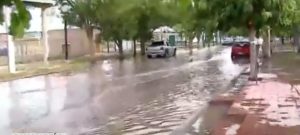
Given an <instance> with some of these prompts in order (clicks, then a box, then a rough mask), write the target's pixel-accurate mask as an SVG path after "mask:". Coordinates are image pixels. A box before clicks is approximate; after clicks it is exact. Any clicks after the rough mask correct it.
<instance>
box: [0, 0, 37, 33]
mask: <svg viewBox="0 0 300 135" xmlns="http://www.w3.org/2000/svg"><path fill="white" fill-rule="evenodd" d="M4 6H13V7H15V10H14V12H12V13H11V25H10V26H9V30H10V34H11V35H13V36H15V37H17V38H19V37H22V36H23V35H24V33H25V29H28V28H29V26H30V23H29V21H30V19H31V16H30V13H29V11H28V10H27V9H26V6H25V5H24V3H23V2H22V1H21V0H1V1H0V24H2V23H3V22H4V13H3V9H4Z"/></svg>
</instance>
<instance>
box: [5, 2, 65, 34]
mask: <svg viewBox="0 0 300 135" xmlns="http://www.w3.org/2000/svg"><path fill="white" fill-rule="evenodd" d="M28 10H29V12H30V13H31V21H30V28H29V29H28V30H27V31H41V27H42V26H41V25H42V24H41V9H40V8H28ZM47 14H48V16H47V29H48V30H53V29H63V27H64V25H63V21H62V19H61V18H60V17H58V16H59V14H60V13H59V11H58V9H57V8H53V9H48V10H47ZM5 32H6V28H5V27H4V26H2V25H0V33H5Z"/></svg>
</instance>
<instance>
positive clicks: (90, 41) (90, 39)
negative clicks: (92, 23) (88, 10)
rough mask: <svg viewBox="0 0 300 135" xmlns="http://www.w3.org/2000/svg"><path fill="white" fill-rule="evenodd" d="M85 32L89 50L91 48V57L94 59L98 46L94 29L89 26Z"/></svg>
mask: <svg viewBox="0 0 300 135" xmlns="http://www.w3.org/2000/svg"><path fill="white" fill-rule="evenodd" d="M85 31H86V35H87V39H88V44H89V48H90V56H92V57H94V56H95V54H96V46H95V43H94V41H93V36H94V33H93V28H92V27H89V26H88V27H86V28H85Z"/></svg>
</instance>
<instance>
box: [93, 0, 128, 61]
mask: <svg viewBox="0 0 300 135" xmlns="http://www.w3.org/2000/svg"><path fill="white" fill-rule="evenodd" d="M131 8H132V5H131V3H130V2H128V1H126V2H125V1H123V0H107V1H97V10H96V11H97V12H95V14H96V18H95V19H96V21H95V22H96V23H95V25H96V26H97V27H99V29H100V30H101V32H102V35H103V37H104V39H106V40H112V41H114V42H115V44H116V45H117V46H118V50H119V54H120V57H123V56H124V55H123V40H124V39H130V35H131V30H132V29H131V26H132V23H133V22H132V19H131V17H130V16H128V14H127V13H128V12H129V10H130V9H131Z"/></svg>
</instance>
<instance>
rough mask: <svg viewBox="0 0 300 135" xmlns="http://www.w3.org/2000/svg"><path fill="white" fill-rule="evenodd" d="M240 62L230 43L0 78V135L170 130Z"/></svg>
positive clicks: (226, 82) (222, 85)
mask: <svg viewBox="0 0 300 135" xmlns="http://www.w3.org/2000/svg"><path fill="white" fill-rule="evenodd" d="M245 67H246V65H244V64H234V63H233V62H232V61H231V58H230V48H223V47H211V48H206V49H202V50H200V51H197V52H195V54H194V59H193V62H190V58H189V56H188V54H187V53H181V54H179V55H178V56H177V57H171V58H166V59H164V58H156V59H147V58H135V59H125V60H122V61H118V60H105V61H99V62H97V63H95V64H92V65H91V66H90V68H89V69H88V70H87V71H83V72H81V73H76V74H71V75H63V74H54V75H48V76H38V77H33V78H26V79H21V80H15V81H10V82H2V83H0V134H1V135H9V134H11V133H13V132H27V133H28V132H30V133H32V132H38V133H45V132H46V133H53V132H56V133H69V134H70V135H77V134H82V135H95V134H97V135H106V134H107V135H123V134H124V135H144V134H147V135H150V134H160V135H163V134H170V133H171V132H172V130H174V129H176V128H178V127H179V126H180V125H181V124H182V123H183V122H184V121H185V120H187V119H188V118H189V117H190V116H191V115H192V114H193V113H194V112H195V111H196V110H198V109H199V108H205V106H206V104H207V102H208V101H209V100H210V98H211V97H212V96H213V95H215V94H218V93H220V92H222V91H226V90H228V89H230V87H231V86H232V83H233V82H232V80H233V79H234V78H235V77H236V76H238V75H239V74H240V73H241V72H242V70H244V69H245Z"/></svg>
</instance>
